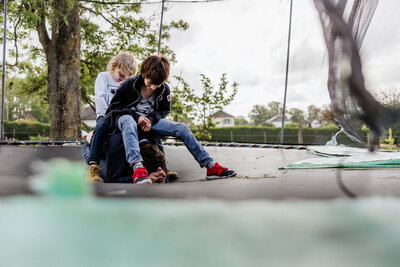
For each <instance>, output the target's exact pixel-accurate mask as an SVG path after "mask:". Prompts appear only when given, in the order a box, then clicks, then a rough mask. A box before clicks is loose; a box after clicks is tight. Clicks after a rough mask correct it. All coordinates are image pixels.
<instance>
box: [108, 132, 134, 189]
mask: <svg viewBox="0 0 400 267" xmlns="http://www.w3.org/2000/svg"><path fill="white" fill-rule="evenodd" d="M105 149H106V165H107V166H106V169H107V172H106V178H105V180H104V182H106V183H133V179H132V173H133V170H132V168H131V167H130V166H129V164H128V162H127V161H126V156H125V149H124V143H123V141H122V134H121V132H117V133H115V134H113V135H112V136H110V138H109V139H108V141H107V143H106V146H105Z"/></svg>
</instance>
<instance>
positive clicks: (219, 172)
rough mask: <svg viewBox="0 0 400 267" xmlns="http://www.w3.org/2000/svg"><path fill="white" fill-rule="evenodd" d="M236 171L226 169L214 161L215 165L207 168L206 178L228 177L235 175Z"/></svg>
mask: <svg viewBox="0 0 400 267" xmlns="http://www.w3.org/2000/svg"><path fill="white" fill-rule="evenodd" d="M236 175H237V173H236V172H235V171H233V170H228V168H224V167H222V166H221V165H219V164H218V162H215V165H214V166H213V167H211V168H209V169H207V176H206V178H207V179H208V180H213V179H222V178H229V177H232V176H236Z"/></svg>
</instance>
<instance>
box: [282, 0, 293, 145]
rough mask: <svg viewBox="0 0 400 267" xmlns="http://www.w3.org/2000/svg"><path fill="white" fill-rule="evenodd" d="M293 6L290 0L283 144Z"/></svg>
mask: <svg viewBox="0 0 400 267" xmlns="http://www.w3.org/2000/svg"><path fill="white" fill-rule="evenodd" d="M292 7H293V0H290V13H289V34H288V45H287V54H286V78H285V95H284V97H283V112H282V113H283V114H282V128H281V145H283V135H284V126H285V112H286V93H287V84H288V74H289V54H290V33H291V30H292Z"/></svg>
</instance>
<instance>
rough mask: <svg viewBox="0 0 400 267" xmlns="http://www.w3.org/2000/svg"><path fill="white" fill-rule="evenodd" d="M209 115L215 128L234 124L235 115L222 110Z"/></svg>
mask: <svg viewBox="0 0 400 267" xmlns="http://www.w3.org/2000/svg"><path fill="white" fill-rule="evenodd" d="M211 117H212V120H213V122H214V123H215V124H216V127H217V128H222V127H232V126H235V117H234V116H232V115H231V114H228V113H226V112H224V111H222V110H221V111H218V112H216V113H214V114H213V115H211Z"/></svg>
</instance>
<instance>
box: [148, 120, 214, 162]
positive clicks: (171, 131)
mask: <svg viewBox="0 0 400 267" xmlns="http://www.w3.org/2000/svg"><path fill="white" fill-rule="evenodd" d="M151 129H152V130H153V131H154V132H156V133H158V134H159V135H161V136H174V137H177V138H179V139H181V140H182V141H183V143H184V144H185V146H186V148H187V149H188V150H189V152H190V153H191V154H192V155H193V157H194V158H195V160H196V161H197V162H198V163H199V164H200V167H205V166H206V165H207V164H208V163H210V162H212V161H213V159H212V158H211V157H210V156H209V155H208V153H207V151H205V150H204V148H203V146H202V145H201V144H200V143H199V142H198V141H197V139H196V137H194V135H193V133H192V132H191V131H190V129H189V128H188V127H187V126H186V125H185V124H183V123H178V122H172V121H168V120H164V119H161V120H159V121H158V122H157V123H156V124H154V125H153V126H152V127H151Z"/></svg>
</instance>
